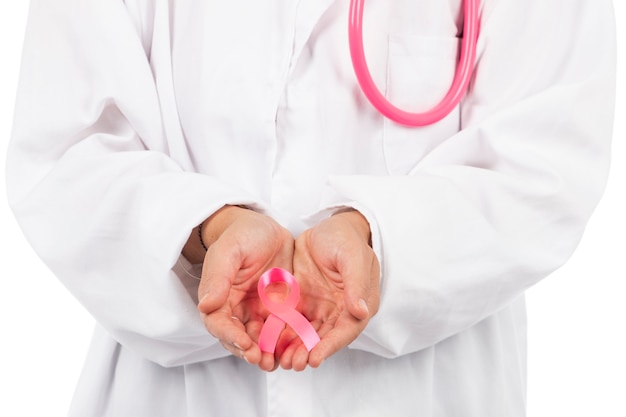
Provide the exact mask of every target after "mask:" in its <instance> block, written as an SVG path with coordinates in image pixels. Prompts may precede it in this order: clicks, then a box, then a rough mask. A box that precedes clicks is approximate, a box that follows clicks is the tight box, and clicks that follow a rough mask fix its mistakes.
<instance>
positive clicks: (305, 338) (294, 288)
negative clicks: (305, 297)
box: [257, 268, 320, 353]
mask: <svg viewBox="0 0 626 417" xmlns="http://www.w3.org/2000/svg"><path fill="white" fill-rule="evenodd" d="M273 282H284V283H286V284H287V285H288V286H289V295H288V296H287V299H286V300H285V301H284V302H282V303H276V302H274V301H272V300H270V299H269V298H268V296H267V295H266V294H265V288H267V286H268V285H270V284H271V283H273ZM257 290H258V292H259V297H260V299H261V302H262V303H263V305H264V306H265V307H266V308H267V309H268V310H269V311H270V313H271V314H270V315H269V317H268V318H267V320H265V323H264V324H263V328H262V329H261V334H260V335H259V348H261V350H262V351H263V352H268V353H274V350H275V349H276V343H277V342H278V337H279V336H280V332H281V331H282V330H283V329H284V328H285V324H288V325H289V326H291V328H292V329H293V330H294V331H295V332H296V334H297V335H298V336H299V337H300V339H302V342H304V345H305V346H306V348H307V350H308V351H309V352H310V351H311V349H313V347H315V345H316V344H317V343H318V342H319V341H320V337H319V336H318V334H317V332H316V331H315V329H314V328H313V326H312V325H311V323H309V321H308V320H307V319H306V317H304V316H303V315H302V314H301V313H300V312H298V311H297V310H296V305H297V304H298V300H300V286H299V285H298V282H297V281H296V279H295V278H294V276H293V275H291V274H290V273H289V272H288V271H285V270H284V269H282V268H272V269H270V270H268V271H266V272H265V273H264V274H263V275H261V278H260V279H259V284H258V286H257Z"/></svg>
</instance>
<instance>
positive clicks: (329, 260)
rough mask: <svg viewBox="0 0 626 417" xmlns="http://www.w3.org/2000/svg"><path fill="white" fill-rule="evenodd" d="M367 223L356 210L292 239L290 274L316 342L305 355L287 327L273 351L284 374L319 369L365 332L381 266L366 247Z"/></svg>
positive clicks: (375, 307)
mask: <svg viewBox="0 0 626 417" xmlns="http://www.w3.org/2000/svg"><path fill="white" fill-rule="evenodd" d="M369 240H370V228H369V223H368V222H367V220H366V219H365V217H363V215H362V214H361V213H359V212H358V211H356V210H351V211H347V212H341V213H339V214H336V215H334V216H332V217H329V218H327V219H325V220H323V221H322V222H320V223H319V224H318V225H316V226H315V227H313V228H311V229H308V230H306V231H305V232H304V233H302V234H301V235H300V236H299V237H298V238H297V239H296V245H295V252H294V258H293V268H294V275H295V277H296V279H297V280H298V282H299V284H300V294H301V296H300V302H299V303H298V310H299V311H300V312H301V313H303V314H304V315H305V316H306V317H307V318H308V319H309V320H310V321H311V323H312V324H313V327H315V329H316V330H317V332H318V334H319V335H320V338H321V340H320V342H319V343H318V344H317V345H316V346H315V348H313V350H311V352H308V351H307V349H306V347H305V346H304V344H303V343H302V342H301V341H300V339H299V338H298V337H297V335H296V334H295V332H293V330H291V328H289V327H288V328H286V329H285V331H284V332H283V334H282V335H281V338H280V340H279V342H278V344H277V347H276V352H275V354H276V358H277V359H278V360H279V361H280V366H281V367H283V368H285V369H292V368H293V369H294V370H297V371H299V370H303V369H304V368H306V366H307V364H308V365H309V366H311V367H314V368H316V367H318V366H319V365H320V364H321V363H322V361H323V360H324V359H326V358H328V357H329V356H331V355H333V354H334V353H336V352H337V351H339V350H340V349H342V348H344V347H345V346H347V345H348V344H350V343H351V342H352V341H353V340H354V339H356V338H357V336H358V335H359V334H360V333H361V332H362V331H363V329H364V328H365V326H366V325H367V323H368V322H369V320H370V318H371V317H373V316H374V314H376V312H377V311H378V307H379V303H380V285H379V280H380V265H379V262H378V259H377V257H376V255H375V253H374V251H373V250H372V248H371V247H370V245H369Z"/></svg>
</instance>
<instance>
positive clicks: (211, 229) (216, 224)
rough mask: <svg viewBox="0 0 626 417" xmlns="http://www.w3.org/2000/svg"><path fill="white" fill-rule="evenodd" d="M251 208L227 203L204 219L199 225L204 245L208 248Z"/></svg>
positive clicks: (200, 238) (199, 233) (200, 239)
mask: <svg viewBox="0 0 626 417" xmlns="http://www.w3.org/2000/svg"><path fill="white" fill-rule="evenodd" d="M248 210H249V209H248V208H246V207H245V206H238V205H225V206H223V207H222V208H220V209H219V210H217V211H216V212H215V213H213V214H212V215H211V216H210V217H209V218H208V219H206V220H205V221H203V222H202V223H201V224H200V226H199V227H198V235H199V241H200V242H201V244H202V245H203V247H204V248H205V250H206V249H208V248H209V247H210V246H211V245H212V244H213V243H214V242H215V241H216V240H217V239H218V238H219V237H220V236H221V234H222V233H223V232H224V230H226V229H227V228H228V226H230V225H231V224H232V223H233V222H234V221H235V219H237V217H239V216H240V215H241V214H242V213H245V212H247V211H248Z"/></svg>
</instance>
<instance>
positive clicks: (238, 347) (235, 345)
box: [233, 342, 243, 351]
mask: <svg viewBox="0 0 626 417" xmlns="http://www.w3.org/2000/svg"><path fill="white" fill-rule="evenodd" d="M233 346H234V347H236V348H237V349H239V350H241V351H243V349H242V348H241V346H239V344H238V343H237V342H233Z"/></svg>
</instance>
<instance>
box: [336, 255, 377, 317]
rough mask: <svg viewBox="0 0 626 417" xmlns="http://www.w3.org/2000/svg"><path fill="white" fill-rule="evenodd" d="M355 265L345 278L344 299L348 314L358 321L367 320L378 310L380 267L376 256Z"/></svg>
mask: <svg viewBox="0 0 626 417" xmlns="http://www.w3.org/2000/svg"><path fill="white" fill-rule="evenodd" d="M363 258H364V259H363V261H361V262H357V263H353V264H352V265H353V266H354V268H349V269H348V270H347V271H346V274H345V276H344V297H345V300H344V301H345V303H346V306H347V309H348V312H350V314H352V316H354V318H356V319H358V320H367V319H369V318H370V317H372V316H373V315H374V314H376V311H377V309H378V301H377V300H378V292H379V286H380V282H379V281H380V267H379V264H378V259H377V258H376V255H373V254H372V256H365V257H363Z"/></svg>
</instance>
